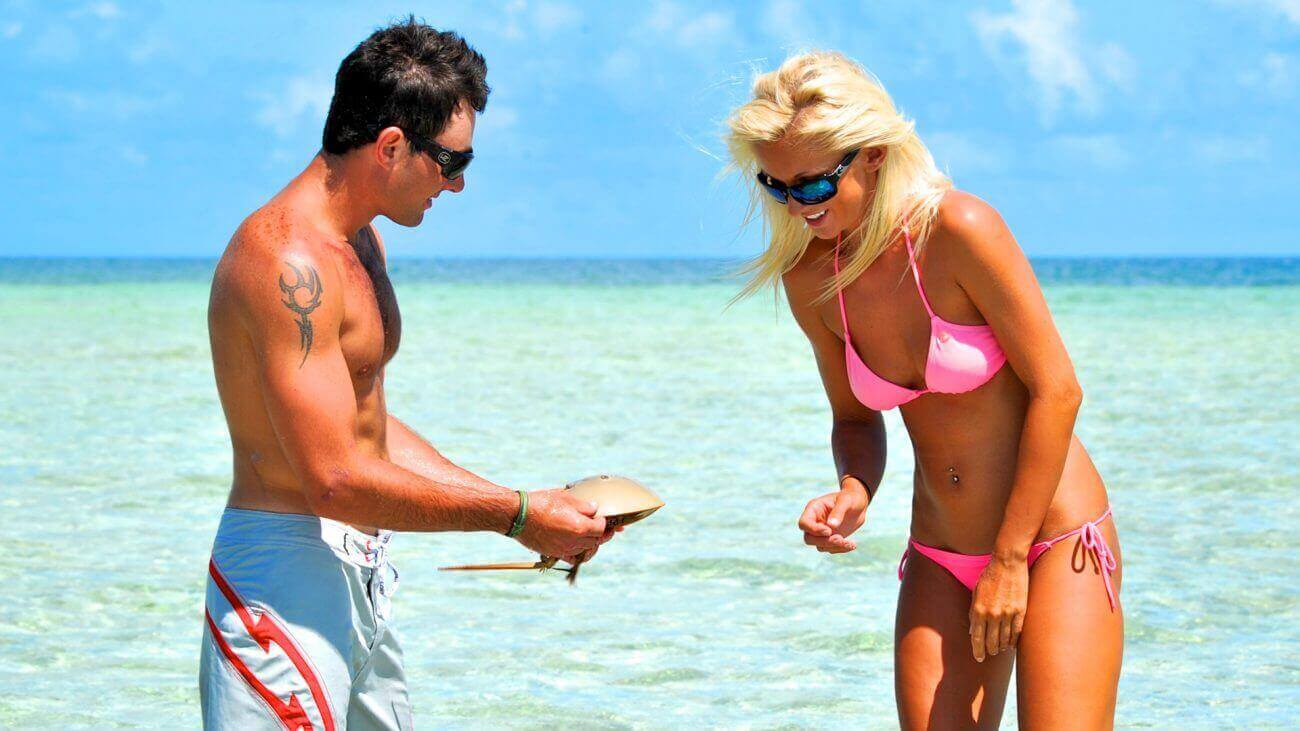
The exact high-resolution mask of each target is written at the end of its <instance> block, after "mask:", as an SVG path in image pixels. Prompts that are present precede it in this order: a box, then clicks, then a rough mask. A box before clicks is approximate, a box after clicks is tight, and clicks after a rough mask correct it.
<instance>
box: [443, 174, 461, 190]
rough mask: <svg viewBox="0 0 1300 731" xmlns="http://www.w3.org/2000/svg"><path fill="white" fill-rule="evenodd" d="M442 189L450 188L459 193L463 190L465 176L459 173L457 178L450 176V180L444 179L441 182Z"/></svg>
mask: <svg viewBox="0 0 1300 731" xmlns="http://www.w3.org/2000/svg"><path fill="white" fill-rule="evenodd" d="M442 189H443V190H450V191H451V192H453V193H459V192H461V191H462V190H465V176H464V175H461V176H460V177H458V178H451V179H450V180H444V181H443V183H442Z"/></svg>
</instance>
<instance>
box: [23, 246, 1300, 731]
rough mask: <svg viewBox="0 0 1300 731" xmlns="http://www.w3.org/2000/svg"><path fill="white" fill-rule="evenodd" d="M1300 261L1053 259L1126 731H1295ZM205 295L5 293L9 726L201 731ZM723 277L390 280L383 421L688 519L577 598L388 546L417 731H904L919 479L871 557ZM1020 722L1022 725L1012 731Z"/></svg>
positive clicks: (783, 326) (776, 354)
mask: <svg viewBox="0 0 1300 731" xmlns="http://www.w3.org/2000/svg"><path fill="white" fill-rule="evenodd" d="M1297 264H1298V262H1297V261H1296V260H1271V261H1262V260H1253V261H1252V260H1237V261H1220V262H1207V261H1183V262H1178V261H1173V262H1170V261H1164V262H1040V263H1038V264H1037V269H1038V271H1039V274H1040V276H1041V277H1042V279H1043V280H1044V282H1045V283H1046V285H1047V291H1048V298H1049V300H1050V302H1051V305H1052V307H1053V310H1054V312H1055V314H1056V317H1057V321H1058V325H1059V326H1060V328H1061V330H1062V332H1063V334H1064V336H1065V339H1066V343H1067V345H1068V346H1069V348H1070V351H1071V354H1072V356H1073V358H1074V361H1075V363H1076V366H1077V368H1078V370H1079V374H1080V378H1081V380H1082V382H1083V385H1084V389H1085V392H1086V403H1085V406H1084V409H1083V413H1082V415H1081V417H1080V422H1079V426H1078V430H1079V433H1080V435H1081V437H1082V438H1083V440H1084V442H1085V443H1086V444H1087V445H1088V447H1089V450H1090V452H1091V453H1092V456H1093V458H1094V460H1095V461H1096V462H1097V464H1098V466H1099V467H1100V469H1101V471H1102V474H1103V475H1104V477H1105V478H1106V481H1107V483H1108V486H1109V489H1110V492H1111V501H1112V503H1113V505H1114V507H1115V510H1116V514H1117V520H1118V525H1119V526H1120V530H1121V534H1122V537H1123V548H1124V556H1125V560H1126V565H1125V581H1124V604H1125V608H1126V613H1127V615H1126V617H1127V647H1126V654H1125V669H1124V675H1123V679H1122V681H1121V687H1120V702H1119V710H1118V716H1119V717H1118V720H1119V722H1120V724H1121V725H1122V726H1125V727H1140V726H1150V727H1156V728H1167V727H1170V726H1173V725H1175V724H1177V725H1178V726H1180V727H1183V728H1222V727H1225V726H1286V725H1289V724H1290V723H1292V717H1293V712H1294V709H1295V708H1296V707H1297V705H1298V704H1297V701H1298V700H1300V693H1298V692H1297V688H1298V687H1300V661H1298V660H1297V657H1300V652H1298V650H1300V629H1297V627H1300V589H1298V588H1297V587H1298V586H1300V562H1297V561H1296V559H1295V556H1296V555H1297V551H1300V539H1298V538H1297V534H1296V528H1295V527H1296V525H1297V524H1300V500H1297V497H1296V490H1297V488H1298V487H1300V468H1298V467H1297V465H1296V462H1295V460H1296V457H1297V454H1296V449H1295V445H1297V444H1300V387H1298V386H1297V382H1296V377H1295V374H1296V370H1297V366H1300V352H1298V349H1297V345H1296V342H1297V341H1296V337H1295V332H1296V330H1295V324H1294V316H1295V313H1296V312H1300V281H1297V274H1296V271H1297V269H1298V268H1300V267H1298V266H1297ZM209 271H210V263H207V262H121V261H119V262H112V261H108V262H104V261H80V262H77V261H73V262H68V261H46V262H32V261H27V262H22V261H3V260H0V334H3V337H0V370H3V372H4V373H5V388H4V389H3V390H2V391H0V444H3V445H4V446H3V448H0V506H2V509H0V532H2V533H3V535H4V536H5V538H6V548H7V550H5V551H3V552H0V581H3V582H4V584H5V585H6V586H7V587H9V588H8V591H7V592H6V601H5V602H4V603H3V604H0V727H4V728H35V727H41V728H53V727H60V728H68V727H95V728H103V727H114V726H149V727H167V728H189V727H196V726H197V725H198V699H197V690H196V682H195V673H196V668H197V657H198V649H199V638H200V636H201V616H202V615H201V608H202V600H203V582H204V578H205V568H206V565H205V562H206V560H207V555H208V550H209V547H210V543H211V540H212V535H213V532H214V530H215V527H216V522H217V519H218V516H219V514H220V511H221V507H222V504H223V502H224V500H225V494H226V490H227V487H228V484H229V447H228V442H227V438H226V434H225V427H224V424H223V421H222V419H221V411H220V407H219V405H218V403H217V400H216V393H215V389H214V387H213V385H212V376H211V368H210V365H209V361H208V348H207V338H206V333H205V318H204V310H205V306H206V299H207V280H206V277H207V276H208V272H209ZM718 271H719V267H718V265H717V264H716V263H709V262H668V263H662V262H661V263H645V262H620V263H590V262H588V263H580V262H545V263H518V262H515V263H498V264H479V263H472V262H469V263H466V262H461V263H445V262H444V263H430V262H399V263H397V264H396V265H395V268H394V279H395V281H396V286H397V291H398V296H399V299H400V301H401V304H402V308H403V319H404V326H405V336H404V338H403V344H402V352H401V354H400V355H399V356H398V358H397V360H396V361H395V362H394V364H393V365H392V366H391V367H390V371H389V374H388V379H387V382H388V389H389V404H390V406H391V408H392V410H393V413H394V414H396V415H398V416H400V417H401V418H403V419H404V420H406V421H408V422H409V423H411V424H412V425H413V426H415V427H416V428H417V429H419V430H421V431H422V432H423V433H425V434H426V435H427V436H428V437H429V438H430V439H431V440H433V441H434V442H435V443H436V444H437V445H438V446H439V447H440V448H441V449H442V450H443V451H444V452H445V453H447V454H448V455H449V456H450V457H452V458H453V459H455V460H457V461H459V462H462V463H463V464H465V465H466V466H467V467H469V468H471V469H475V470H481V471H482V472H484V473H485V474H487V475H488V476H489V477H491V478H493V479H495V480H497V481H499V482H502V483H505V484H509V485H518V486H527V487H539V486H550V485H557V484H561V483H563V482H565V481H568V480H570V479H573V478H575V477H578V476H582V475H587V474H591V473H595V472H601V471H612V472H621V473H626V474H631V475H635V476H637V477H639V478H640V479H642V480H643V481H644V482H646V483H647V484H649V485H651V486H653V487H654V488H655V489H656V490H657V491H659V492H660V494H662V495H663V496H664V497H665V499H666V500H667V501H668V506H667V507H666V508H665V509H663V510H662V511H660V512H659V513H658V514H656V515H655V516H654V517H653V518H651V519H650V521H648V522H647V523H645V524H643V525H641V526H637V527H636V528H634V529H631V530H629V531H628V532H626V533H624V534H623V535H622V536H620V538H619V539H618V540H617V541H616V542H614V543H612V544H610V545H609V546H606V547H605V548H604V549H603V550H602V551H601V555H600V556H599V558H598V559H597V561H596V562H595V563H594V564H592V565H591V566H589V567H586V568H585V569H584V570H583V577H582V580H581V581H580V582H579V583H578V585H577V587H576V588H569V587H568V586H567V585H566V584H565V583H564V582H563V580H562V579H561V578H560V577H559V576H558V575H551V576H537V575H533V574H513V575H506V574H490V575H483V574H478V575H451V574H439V573H438V572H437V571H436V567H437V566H439V565H445V564H449V563H463V562H469V561H480V560H486V561H495V560H502V561H506V560H519V559H523V558H526V554H525V553H524V552H523V551H522V550H521V549H520V548H519V547H518V546H517V544H514V543H513V542H511V541H507V540H503V539H502V538H500V537H494V536H485V535H471V536H466V535H406V536H399V537H398V540H397V542H396V545H395V546H394V557H395V560H396V562H397V563H398V565H399V566H400V567H401V569H402V586H401V589H400V591H399V592H398V594H397V597H396V615H397V622H398V626H399V627H400V630H401V632H402V634H403V639H404V643H405V647H406V657H407V664H408V673H409V675H410V680H411V691H412V701H413V704H414V706H415V714H416V722H417V724H418V725H420V726H422V727H428V726H437V727H503V726H505V727H519V728H528V727H555V726H564V727H583V728H663V727H685V726H699V725H708V726H732V727H734V726H754V727H764V728H767V727H808V728H825V727H843V726H849V727H871V728H876V727H880V728H889V727H893V726H895V725H896V721H895V713H894V704H893V683H892V670H891V664H892V663H891V660H892V654H891V653H892V650H891V643H892V625H893V612H894V602H895V599H896V594H897V580H896V578H895V575H894V569H895V566H896V564H897V561H898V556H899V553H900V551H901V549H902V547H903V542H904V536H905V535H906V529H907V509H908V505H909V499H910V495H909V490H908V484H909V483H908V476H909V475H910V471H911V457H910V454H909V453H908V446H907V439H906V435H905V434H903V433H902V431H901V424H900V422H899V420H898V418H897V416H896V414H895V415H890V416H889V417H888V422H887V423H888V425H889V430H890V449H891V454H890V463H889V467H888V470H887V473H886V477H885V483H884V487H883V489H882V490H881V492H880V494H879V496H878V498H877V500H876V502H875V504H873V506H872V510H871V516H870V517H869V520H868V524H867V526H866V528H864V532H863V533H862V534H860V536H861V538H860V540H859V550H858V551H857V552H856V553H855V554H851V555H849V556H841V557H835V558H831V557H827V556H824V555H821V554H818V553H816V552H814V551H812V550H810V549H807V548H806V547H804V546H803V545H802V544H801V542H800V536H799V534H798V532H797V531H796V530H795V529H794V527H793V525H794V520H795V519H796V517H797V515H798V512H799V510H800V509H801V508H802V506H803V504H804V502H805V501H806V500H807V499H809V498H810V497H813V496H815V495H817V494H821V493H823V492H826V491H828V490H830V489H832V487H833V480H834V473H833V467H832V466H831V462H830V457H829V454H828V450H827V429H828V427H829V417H828V410H827V408H826V405H825V399H824V396H823V395H822V393H821V387H820V385H819V384H818V382H817V378H816V372H815V369H814V367H813V365H812V361H811V355H810V352H809V350H808V347H807V345H806V343H805V342H804V341H803V340H802V336H801V335H800V334H799V332H798V330H797V328H796V327H795V326H794V325H793V323H792V322H791V321H790V318H789V316H788V315H786V314H785V313H784V312H782V311H781V310H780V309H778V308H774V306H773V303H772V301H771V300H770V299H767V298H764V297H759V298H755V299H752V300H750V301H747V302H744V303H741V304H740V305H737V306H735V307H733V308H731V309H730V310H724V305H725V304H726V302H727V300H728V298H729V297H730V296H731V294H732V293H733V292H734V290H735V285H734V283H731V282H725V281H718V280H717V277H716V274H717V272H718ZM1014 717H1015V715H1014V702H1012V703H1011V704H1009V706H1008V709H1007V713H1006V716H1005V719H1006V725H1008V726H1013V725H1014Z"/></svg>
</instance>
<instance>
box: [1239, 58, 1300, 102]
mask: <svg viewBox="0 0 1300 731" xmlns="http://www.w3.org/2000/svg"><path fill="white" fill-rule="evenodd" d="M1239 78H1240V80H1241V83H1242V84H1244V85H1246V86H1250V87H1254V88H1257V89H1263V90H1264V91H1266V92H1268V94H1269V95H1270V96H1272V97H1274V98H1275V99H1286V98H1288V97H1290V96H1291V95H1293V94H1295V92H1296V87H1297V86H1300V58H1296V57H1295V56H1288V55H1287V54H1285V53H1277V52H1276V51H1273V52H1270V53H1267V54H1264V58H1263V60H1262V61H1261V62H1260V64H1259V67H1258V68H1254V69H1251V70H1249V71H1246V72H1245V73H1243V74H1241V76H1240V77H1239Z"/></svg>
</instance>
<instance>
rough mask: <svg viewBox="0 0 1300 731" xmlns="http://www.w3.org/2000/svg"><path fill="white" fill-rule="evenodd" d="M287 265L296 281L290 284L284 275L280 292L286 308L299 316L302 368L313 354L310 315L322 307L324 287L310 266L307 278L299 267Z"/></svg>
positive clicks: (281, 277) (299, 365)
mask: <svg viewBox="0 0 1300 731" xmlns="http://www.w3.org/2000/svg"><path fill="white" fill-rule="evenodd" d="M286 265H287V266H288V267H289V268H290V269H292V270H293V276H294V279H295V281H294V283H293V284H289V283H288V282H285V281H284V275H283V274H281V275H280V291H281V292H284V296H285V300H284V306H285V307H288V308H289V309H290V310H293V311H294V313H295V314H297V315H298V319H297V320H294V322H295V323H297V325H298V335H299V337H300V339H301V343H302V363H299V364H298V367H299V368H302V366H303V364H304V363H306V362H307V353H309V352H311V340H312V330H311V317H310V315H311V313H312V311H313V310H315V309H316V308H317V307H320V295H321V292H322V291H324V287H322V286H321V283H320V277H319V276H317V275H316V270H315V269H314V268H312V267H310V266H308V267H307V276H306V277H303V274H302V272H301V271H299V270H298V267H296V266H294V265H292V264H288V262H286Z"/></svg>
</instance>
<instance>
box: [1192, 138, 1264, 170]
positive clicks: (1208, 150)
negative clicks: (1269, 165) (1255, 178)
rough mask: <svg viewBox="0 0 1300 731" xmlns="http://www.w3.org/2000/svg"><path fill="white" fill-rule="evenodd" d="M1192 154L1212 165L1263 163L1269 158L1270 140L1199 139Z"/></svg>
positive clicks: (1194, 143)
mask: <svg viewBox="0 0 1300 731" xmlns="http://www.w3.org/2000/svg"><path fill="white" fill-rule="evenodd" d="M1191 147H1192V152H1193V154H1195V155H1196V157H1197V158H1199V159H1200V160H1201V161H1202V162H1205V163H1208V164H1210V165H1232V164H1236V163H1243V162H1263V161H1265V160H1267V159H1268V158H1269V144H1268V140H1266V139H1264V138H1262V137H1230V136H1217V137H1197V138H1195V139H1194V140H1193V141H1192V145H1191Z"/></svg>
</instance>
